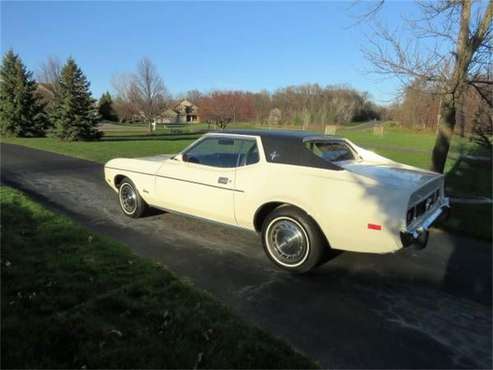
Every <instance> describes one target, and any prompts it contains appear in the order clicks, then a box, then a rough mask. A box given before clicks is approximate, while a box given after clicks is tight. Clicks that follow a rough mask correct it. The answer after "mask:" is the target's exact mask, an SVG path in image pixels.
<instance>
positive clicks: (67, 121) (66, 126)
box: [50, 58, 101, 141]
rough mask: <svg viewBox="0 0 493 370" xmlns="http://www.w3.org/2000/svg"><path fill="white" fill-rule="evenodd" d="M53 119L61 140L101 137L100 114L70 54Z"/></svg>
mask: <svg viewBox="0 0 493 370" xmlns="http://www.w3.org/2000/svg"><path fill="white" fill-rule="evenodd" d="M50 115H51V120H52V122H53V124H54V125H55V133H56V136H58V137H59V138H61V139H62V140H70V141H75V140H94V139H99V138H100V137H101V132H100V131H98V129H97V128H96V124H97V122H98V115H97V111H96V106H95V101H94V99H93V98H92V97H91V92H90V91H89V82H88V81H87V78H86V76H84V74H83V73H82V71H81V69H80V68H79V67H78V66H77V64H76V63H75V60H74V59H72V58H69V59H68V60H67V63H66V64H65V65H64V66H63V68H62V71H61V73H60V81H59V88H58V89H57V92H56V94H55V100H54V103H53V109H52V112H50Z"/></svg>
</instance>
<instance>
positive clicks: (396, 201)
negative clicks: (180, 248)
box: [235, 162, 409, 253]
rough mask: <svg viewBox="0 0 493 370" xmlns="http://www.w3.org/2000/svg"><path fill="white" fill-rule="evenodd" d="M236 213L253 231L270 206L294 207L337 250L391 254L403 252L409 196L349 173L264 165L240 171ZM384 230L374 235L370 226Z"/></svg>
mask: <svg viewBox="0 0 493 370" xmlns="http://www.w3.org/2000/svg"><path fill="white" fill-rule="evenodd" d="M236 181H237V188H239V189H242V190H243V193H238V194H235V207H236V209H235V213H236V217H237V222H238V224H239V225H240V226H243V227H247V228H250V229H253V228H254V226H253V219H254V216H255V213H256V211H257V210H258V209H259V208H260V207H261V206H262V205H263V204H266V203H268V202H273V201H276V202H282V203H289V204H292V205H295V206H297V207H299V208H301V209H303V210H304V211H305V212H307V213H308V214H309V215H310V216H311V217H313V219H314V220H315V221H316V222H317V223H318V225H319V226H320V228H321V230H322V232H323V233H324V234H325V236H326V237H327V240H328V241H329V243H330V245H331V247H332V248H335V249H341V250H349V251H358V252H371V253H386V252H391V251H395V250H397V249H399V248H401V244H400V239H399V231H400V227H401V225H402V221H403V217H404V215H405V209H406V205H407V201H408V199H409V194H407V193H406V192H405V191H401V190H400V189H396V188H389V187H384V186H382V185H381V184H379V183H378V182H376V181H375V180H371V179H369V178H366V177H363V176H359V175H356V174H354V173H350V172H348V171H345V170H342V171H332V170H325V169H316V168H308V167H301V166H292V165H284V164H270V163H265V162H264V163H260V164H258V165H256V166H251V168H249V167H243V168H240V169H238V171H237V178H236ZM370 223H371V224H376V225H380V226H381V230H371V229H369V228H368V224H370Z"/></svg>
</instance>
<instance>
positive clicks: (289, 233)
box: [265, 217, 310, 267]
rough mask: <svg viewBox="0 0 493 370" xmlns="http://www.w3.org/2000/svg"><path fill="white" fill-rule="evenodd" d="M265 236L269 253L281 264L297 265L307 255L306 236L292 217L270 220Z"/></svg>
mask: <svg viewBox="0 0 493 370" xmlns="http://www.w3.org/2000/svg"><path fill="white" fill-rule="evenodd" d="M265 238H266V244H267V249H268V252H269V254H270V255H271V256H272V258H273V259H274V260H275V261H276V262H278V263H279V264H281V265H283V266H288V267H296V266H299V265H301V264H302V263H303V262H305V260H306V258H307V257H308V252H309V250H310V245H309V240H308V236H307V234H306V232H305V229H304V228H303V227H302V226H301V224H300V223H299V222H297V221H296V220H294V219H291V218H289V217H279V218H276V219H274V220H272V222H271V223H270V225H269V227H268V228H267V232H266V235H265Z"/></svg>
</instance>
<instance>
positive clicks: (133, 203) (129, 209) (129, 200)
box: [120, 183, 137, 214]
mask: <svg viewBox="0 0 493 370" xmlns="http://www.w3.org/2000/svg"><path fill="white" fill-rule="evenodd" d="M120 204H121V205H122V208H123V210H124V211H125V212H126V213H130V214H132V213H134V212H135V209H136V208H137V195H136V194H135V190H134V189H133V187H132V186H131V185H130V184H126V183H125V184H123V185H122V186H121V187H120Z"/></svg>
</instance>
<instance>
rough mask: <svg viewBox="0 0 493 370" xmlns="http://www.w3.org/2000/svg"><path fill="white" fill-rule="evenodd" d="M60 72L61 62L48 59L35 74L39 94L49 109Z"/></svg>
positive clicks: (51, 58)
mask: <svg viewBox="0 0 493 370" xmlns="http://www.w3.org/2000/svg"><path fill="white" fill-rule="evenodd" d="M61 71H62V62H61V61H60V59H58V58H56V57H49V58H48V60H47V61H46V62H44V63H42V64H41V66H40V67H39V70H38V71H37V72H36V80H37V81H38V83H39V86H38V90H39V93H40V94H41V96H42V98H43V101H44V102H45V103H46V104H47V105H48V107H50V105H51V103H52V101H53V99H54V98H55V94H56V91H57V88H58V81H59V80H60V73H61Z"/></svg>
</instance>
